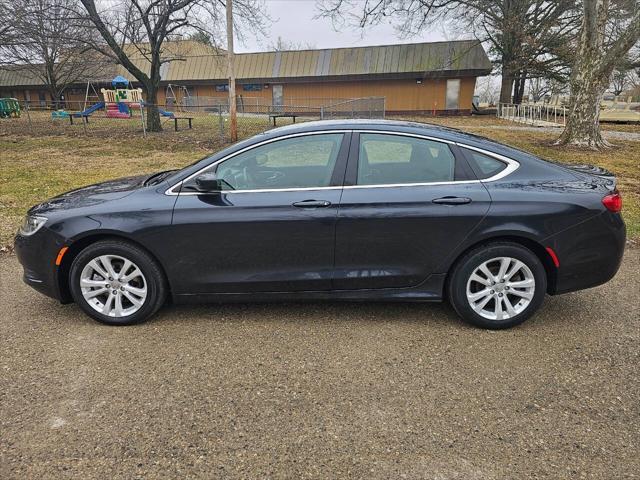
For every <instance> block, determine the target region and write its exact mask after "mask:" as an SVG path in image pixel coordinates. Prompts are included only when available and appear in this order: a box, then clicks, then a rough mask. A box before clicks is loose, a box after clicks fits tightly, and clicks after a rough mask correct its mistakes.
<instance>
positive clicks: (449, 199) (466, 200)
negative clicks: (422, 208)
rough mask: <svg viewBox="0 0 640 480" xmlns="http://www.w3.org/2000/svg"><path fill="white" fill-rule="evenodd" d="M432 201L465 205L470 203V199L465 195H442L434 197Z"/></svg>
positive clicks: (442, 203) (441, 203)
mask: <svg viewBox="0 0 640 480" xmlns="http://www.w3.org/2000/svg"><path fill="white" fill-rule="evenodd" d="M432 202H433V203H437V204H439V205H465V204H467V203H471V199H470V198H467V197H442V198H436V199H434V200H432Z"/></svg>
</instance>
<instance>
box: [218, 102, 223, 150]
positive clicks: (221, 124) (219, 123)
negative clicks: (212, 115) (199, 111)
mask: <svg viewBox="0 0 640 480" xmlns="http://www.w3.org/2000/svg"><path fill="white" fill-rule="evenodd" d="M218 128H219V130H220V140H221V141H222V143H224V119H223V118H222V104H220V105H219V106H218Z"/></svg>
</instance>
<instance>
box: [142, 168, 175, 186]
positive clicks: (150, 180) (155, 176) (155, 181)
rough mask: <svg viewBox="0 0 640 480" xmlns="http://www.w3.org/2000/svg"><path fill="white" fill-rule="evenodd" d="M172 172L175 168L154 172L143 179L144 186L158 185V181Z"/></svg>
mask: <svg viewBox="0 0 640 480" xmlns="http://www.w3.org/2000/svg"><path fill="white" fill-rule="evenodd" d="M173 172H175V170H165V171H163V172H158V173H154V174H153V175H151V176H150V177H149V178H147V179H146V180H145V181H144V185H145V186H149V185H158V184H159V183H160V182H162V181H163V180H164V179H165V178H167V177H168V176H169V175H171V174H172V173H173Z"/></svg>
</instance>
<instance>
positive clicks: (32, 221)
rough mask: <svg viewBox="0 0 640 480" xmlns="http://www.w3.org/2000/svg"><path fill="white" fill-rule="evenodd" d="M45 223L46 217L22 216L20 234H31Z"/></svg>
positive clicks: (26, 235)
mask: <svg viewBox="0 0 640 480" xmlns="http://www.w3.org/2000/svg"><path fill="white" fill-rule="evenodd" d="M45 223H47V218H46V217H38V216H36V215H27V216H26V217H24V222H22V226H21V227H20V235H23V236H25V237H28V236H29V235H33V234H34V233H36V232H37V231H38V230H40V229H41V228H42V226H43V225H44V224H45Z"/></svg>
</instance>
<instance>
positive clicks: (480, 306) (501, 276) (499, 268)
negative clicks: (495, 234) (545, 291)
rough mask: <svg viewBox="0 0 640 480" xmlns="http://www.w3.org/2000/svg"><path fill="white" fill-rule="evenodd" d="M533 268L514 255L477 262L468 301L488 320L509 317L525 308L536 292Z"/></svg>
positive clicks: (469, 285) (471, 278) (470, 281)
mask: <svg viewBox="0 0 640 480" xmlns="http://www.w3.org/2000/svg"><path fill="white" fill-rule="evenodd" d="M535 289H536V281H535V278H534V276H533V272H532V271H531V269H530V268H529V267H528V266H527V265H526V264H525V263H524V262H522V261H520V260H518V259H516V258H512V257H496V258H492V259H490V260H487V261H486V262H483V263H482V264H480V266H478V267H477V268H476V269H475V270H474V271H473V273H472V274H471V276H470V277H469V279H468V281H467V292H466V293H467V301H468V302H469V305H470V306H471V308H472V309H473V310H474V311H475V312H476V313H477V314H478V315H480V316H481V317H483V318H486V319H487V320H506V319H510V318H513V317H515V316H516V315H518V314H520V313H522V312H524V311H525V310H526V309H527V307H528V306H529V305H530V304H531V300H532V299H533V296H534V294H535Z"/></svg>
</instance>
